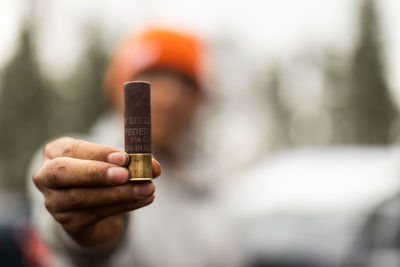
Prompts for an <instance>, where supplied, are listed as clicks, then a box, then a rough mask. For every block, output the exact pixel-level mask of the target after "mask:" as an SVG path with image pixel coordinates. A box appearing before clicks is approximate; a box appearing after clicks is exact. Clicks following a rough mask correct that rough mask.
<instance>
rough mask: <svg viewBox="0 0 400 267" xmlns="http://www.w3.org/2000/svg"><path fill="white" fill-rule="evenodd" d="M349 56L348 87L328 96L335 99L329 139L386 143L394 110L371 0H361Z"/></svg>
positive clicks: (347, 141) (393, 118) (373, 3)
mask: <svg viewBox="0 0 400 267" xmlns="http://www.w3.org/2000/svg"><path fill="white" fill-rule="evenodd" d="M351 60H352V62H351V68H350V72H349V73H350V77H348V85H347V87H346V89H347V90H348V91H347V92H344V91H343V90H340V89H338V90H337V91H334V92H332V91H331V96H333V95H335V94H336V97H333V99H332V100H331V101H332V102H335V101H336V103H333V106H334V107H335V109H333V110H331V112H332V118H333V120H332V122H333V124H332V126H333V134H334V140H333V142H334V143H351V144H355V143H359V144H387V143H389V141H390V139H389V138H390V136H389V132H390V128H391V126H392V124H393V122H394V121H395V119H396V117H397V111H396V108H395V105H394V103H393V101H392V99H391V95H390V92H389V88H388V86H387V84H386V81H385V77H384V71H385V70H384V61H383V58H382V55H381V43H380V31H379V19H378V16H377V11H376V6H375V1H374V0H365V1H364V3H363V5H362V10H361V15H360V33H359V39H358V42H357V45H356V49H355V52H354V54H353V56H352V59H351ZM330 73H331V74H332V73H333V72H332V71H330ZM334 80H337V79H335V78H334ZM331 89H334V90H336V89H337V88H332V87H331Z"/></svg>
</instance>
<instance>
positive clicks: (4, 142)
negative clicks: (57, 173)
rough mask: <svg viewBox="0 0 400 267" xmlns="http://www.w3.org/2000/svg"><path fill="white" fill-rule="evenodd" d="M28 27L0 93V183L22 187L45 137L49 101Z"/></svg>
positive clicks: (5, 75) (4, 75)
mask: <svg viewBox="0 0 400 267" xmlns="http://www.w3.org/2000/svg"><path fill="white" fill-rule="evenodd" d="M34 51H35V49H34V46H33V43H32V27H31V26H30V25H29V23H25V26H24V27H23V29H22V32H21V35H20V41H19V47H18V49H17V52H16V54H15V55H14V57H13V58H12V59H11V60H10V62H9V63H8V64H7V65H6V66H5V68H4V69H3V71H2V79H1V81H2V83H1V87H2V90H1V95H0V129H1V131H0V140H1V149H0V177H1V178H2V179H0V185H1V186H12V187H15V186H22V185H23V181H24V178H25V172H26V166H27V165H28V163H29V161H30V158H31V157H32V154H33V152H34V151H35V150H36V149H37V146H38V144H40V143H41V142H43V140H45V139H46V138H48V137H49V127H48V124H47V121H46V119H45V118H46V115H47V114H49V111H50V110H49V106H48V105H47V103H49V102H51V100H50V97H51V96H50V94H49V92H50V91H49V88H48V87H47V85H46V83H45V82H44V80H43V79H42V77H41V75H40V72H39V66H38V64H37V61H36V58H35V55H34Z"/></svg>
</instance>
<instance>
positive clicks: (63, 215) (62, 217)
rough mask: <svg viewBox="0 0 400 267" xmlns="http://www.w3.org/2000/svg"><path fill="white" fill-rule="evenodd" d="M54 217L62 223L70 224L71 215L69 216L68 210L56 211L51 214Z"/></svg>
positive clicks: (71, 220)
mask: <svg viewBox="0 0 400 267" xmlns="http://www.w3.org/2000/svg"><path fill="white" fill-rule="evenodd" d="M53 217H54V219H55V220H56V221H57V222H59V223H61V224H62V225H65V224H70V223H71V222H73V221H74V220H73V218H72V217H73V216H71V213H68V212H56V213H54V214H53Z"/></svg>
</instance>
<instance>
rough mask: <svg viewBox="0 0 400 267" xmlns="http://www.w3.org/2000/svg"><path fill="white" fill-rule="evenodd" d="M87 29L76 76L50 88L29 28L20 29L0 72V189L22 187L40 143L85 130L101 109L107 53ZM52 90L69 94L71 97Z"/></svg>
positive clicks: (95, 34)
mask: <svg viewBox="0 0 400 267" xmlns="http://www.w3.org/2000/svg"><path fill="white" fill-rule="evenodd" d="M89 29H90V30H89V31H88V34H87V36H89V37H88V45H87V49H86V52H85V53H84V56H82V58H81V60H80V62H78V68H77V69H76V72H75V73H74V74H73V75H71V77H69V78H67V79H66V80H65V81H63V82H61V83H60V82H58V83H53V84H51V83H50V82H49V81H50V80H51V79H46V77H43V76H42V75H41V73H40V71H39V69H40V68H39V64H38V62H37V59H36V57H35V53H34V52H35V48H34V44H33V42H32V39H33V38H32V35H33V32H34V31H33V26H32V24H31V23H26V24H25V27H23V30H22V31H21V36H20V40H19V47H18V49H17V52H16V54H15V56H14V57H13V58H12V59H11V60H10V62H9V63H8V64H7V65H6V66H5V67H4V69H3V70H2V72H1V81H2V83H1V84H0V89H1V90H0V129H1V130H0V144H1V147H0V177H1V179H0V187H19V188H22V187H23V186H24V181H25V177H26V172H27V167H28V165H29V162H30V160H31V158H32V155H33V153H34V152H36V151H37V149H38V148H39V146H40V145H42V144H43V143H44V142H45V141H47V140H48V139H49V138H51V137H54V136H59V135H64V134H68V133H72V132H84V131H85V130H88V129H89V128H90V126H91V125H92V124H93V122H94V121H95V120H96V119H97V118H98V116H99V115H100V114H101V113H102V112H103V111H104V109H105V105H104V101H103V97H102V89H101V88H102V83H103V74H104V69H105V66H106V61H107V54H106V53H105V52H104V49H103V47H102V45H101V42H100V34H99V32H98V31H97V30H95V28H89ZM56 89H58V90H56ZM57 91H68V94H69V95H70V96H72V97H65V96H63V95H62V94H57V93H56V92H57Z"/></svg>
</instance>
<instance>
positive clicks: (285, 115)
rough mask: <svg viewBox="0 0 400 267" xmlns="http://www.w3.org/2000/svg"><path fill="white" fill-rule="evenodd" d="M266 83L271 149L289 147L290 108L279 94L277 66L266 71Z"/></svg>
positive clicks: (279, 82)
mask: <svg viewBox="0 0 400 267" xmlns="http://www.w3.org/2000/svg"><path fill="white" fill-rule="evenodd" d="M268 77H269V78H268V83H267V90H264V91H265V92H266V96H265V98H266V99H267V104H266V106H268V107H269V111H270V113H271V114H270V119H271V126H272V127H271V138H270V142H271V149H272V150H279V149H282V148H286V147H289V146H290V145H291V140H290V138H289V130H290V118H291V115H292V114H291V110H290V108H289V107H288V106H287V105H286V104H285V103H283V101H282V97H281V96H280V87H281V72H280V69H279V66H277V65H275V66H273V67H272V68H271V69H270V70H269V73H268Z"/></svg>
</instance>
